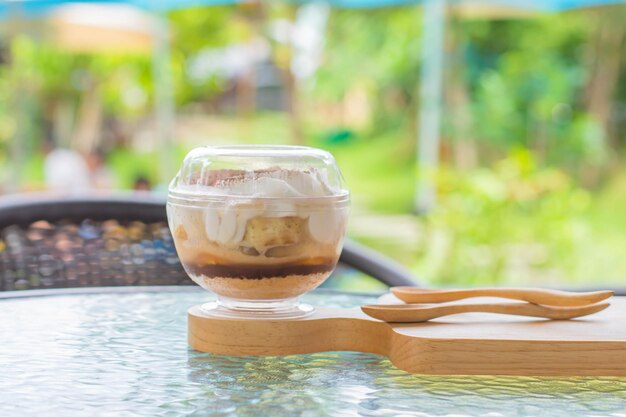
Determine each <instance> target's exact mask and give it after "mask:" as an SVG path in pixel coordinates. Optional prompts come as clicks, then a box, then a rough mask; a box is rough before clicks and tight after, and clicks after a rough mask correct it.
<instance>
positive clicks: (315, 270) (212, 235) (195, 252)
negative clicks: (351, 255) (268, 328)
mask: <svg viewBox="0 0 626 417" xmlns="http://www.w3.org/2000/svg"><path fill="white" fill-rule="evenodd" d="M349 199H350V197H349V192H348V190H347V188H346V187H345V185H344V181H343V177H342V175H341V172H340V171H339V168H338V167H337V164H336V163H335V159H334V158H333V157H332V155H331V154H329V153H328V152H325V151H322V150H319V149H314V148H308V147H302V146H266V145H263V146H261V145H239V146H207V147H201V148H196V149H194V150H192V151H191V152H190V153H189V154H187V156H186V157H185V159H184V161H183V163H182V166H181V168H180V170H179V172H178V174H177V175H176V177H175V178H174V179H173V180H172V182H171V184H170V186H169V192H168V201H167V215H168V222H169V226H170V229H171V231H172V235H173V237H174V243H175V245H176V250H177V252H178V256H179V258H180V260H181V263H182V265H183V267H184V268H185V271H186V272H187V274H188V275H189V276H190V277H191V279H193V280H194V281H195V282H196V283H197V284H198V285H200V286H201V287H203V288H205V289H207V290H209V291H212V292H214V293H215V294H216V295H217V302H215V303H207V304H205V305H204V306H203V310H204V311H205V313H207V314H210V315H216V316H222V317H242V318H260V317H271V318H294V317H302V316H304V315H307V314H309V313H310V312H311V311H312V307H310V306H307V305H303V304H300V303H299V302H298V297H299V296H301V295H303V294H304V293H306V292H307V291H310V290H312V289H314V288H316V287H318V286H319V285H320V284H322V283H323V282H324V281H325V280H326V279H327V278H328V277H329V276H330V274H331V272H332V271H333V269H334V268H335V265H336V264H337V261H338V259H339V255H340V253H341V248H342V244H343V239H344V235H345V230H346V222H347V215H348V206H349Z"/></svg>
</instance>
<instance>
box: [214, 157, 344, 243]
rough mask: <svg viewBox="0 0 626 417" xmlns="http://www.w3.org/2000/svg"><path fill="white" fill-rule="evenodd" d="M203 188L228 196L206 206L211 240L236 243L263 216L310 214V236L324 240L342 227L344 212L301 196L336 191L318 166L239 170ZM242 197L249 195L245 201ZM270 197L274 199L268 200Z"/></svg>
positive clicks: (319, 195)
mask: <svg viewBox="0 0 626 417" xmlns="http://www.w3.org/2000/svg"><path fill="white" fill-rule="evenodd" d="M203 192H206V193H207V194H215V195H223V196H224V200H225V201H224V202H223V203H219V204H217V203H214V204H212V205H211V206H209V207H207V208H206V210H205V215H204V224H205V232H206V236H207V238H208V239H209V240H211V241H214V242H218V243H220V244H222V245H225V246H228V247H236V246H237V245H238V244H239V243H240V242H241V241H242V240H243V238H244V235H245V232H246V225H247V223H248V221H249V220H250V219H252V218H255V217H261V216H267V217H287V216H297V217H301V218H308V219H309V221H308V227H309V233H310V236H311V237H312V238H313V239H315V240H317V241H319V242H323V243H330V242H332V241H333V240H334V239H336V238H337V234H338V233H339V232H340V229H341V223H340V222H341V221H342V219H340V218H339V217H340V216H341V214H338V213H336V210H335V208H334V206H333V205H331V204H328V205H320V204H318V203H316V204H315V205H311V202H310V201H308V202H307V201H303V200H298V198H302V197H306V198H316V197H326V196H332V195H335V190H333V189H332V188H331V187H330V186H329V184H328V182H327V181H326V180H325V179H324V178H323V176H322V175H321V174H320V173H319V171H317V170H306V171H296V170H278V169H277V170H267V171H257V172H246V173H244V174H241V173H239V174H238V175H236V176H231V177H226V178H222V179H220V180H219V181H215V182H214V183H213V184H211V185H210V186H204V187H203ZM229 196H232V197H237V198H232V199H230V198H229ZM241 197H247V198H246V199H245V200H243V201H242V199H241ZM268 198H269V199H271V200H265V199H268Z"/></svg>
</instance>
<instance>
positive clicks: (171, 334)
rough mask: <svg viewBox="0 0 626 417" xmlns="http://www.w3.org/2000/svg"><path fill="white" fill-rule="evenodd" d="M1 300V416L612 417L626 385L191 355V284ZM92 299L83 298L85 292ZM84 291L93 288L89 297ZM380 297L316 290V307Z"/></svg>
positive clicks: (355, 361) (196, 294)
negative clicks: (188, 337)
mask: <svg viewBox="0 0 626 417" xmlns="http://www.w3.org/2000/svg"><path fill="white" fill-rule="evenodd" d="M77 291H78V292H77V293H76V294H72V295H54V296H43V297H27V298H14V299H4V300H0V317H2V318H3V319H2V320H0V335H2V343H1V344H0V369H2V372H1V373H0V415H3V416H4V415H8V416H11V415H20V416H34V415H88V416H92V415H116V416H117V415H146V416H159V415H163V416H179V415H180V416H182V415H197V416H235V415H237V416H262V415H266V416H269V415H271V416H279V415H280V416H318V415H328V416H354V415H362V416H399V415H406V416H420V417H423V416H450V415H454V416H489V417H496V416H507V417H510V416H550V417H552V416H564V417H565V416H567V417H571V416H603V417H604V416H607V417H608V416H610V417H623V416H624V415H625V414H624V412H625V411H626V378H589V377H585V378H547V377H542V378H533V377H488V376H485V377H476V376H472V377H467V376H428V375H411V374H408V373H406V372H403V371H399V370H397V369H395V368H394V367H393V366H392V365H391V364H390V362H389V361H388V360H386V359H385V358H382V357H379V356H376V355H370V354H361V353H353V352H326V353H318V354H309V355H294V356H288V357H280V358H278V357H232V356H220V355H212V354H206V353H198V352H194V351H192V350H190V349H189V348H188V347H187V341H186V310H187V308H188V307H190V306H192V305H195V304H200V303H202V302H205V301H207V299H208V298H209V297H210V295H208V294H207V293H206V292H204V291H202V290H200V289H196V288H194V287H186V288H180V287H178V288H177V287H170V288H161V289H160V290H158V291H156V292H155V291H151V290H150V289H149V288H144V289H141V288H130V289H129V288H126V289H118V290H116V291H114V290H110V289H109V290H106V292H103V291H104V290H101V289H90V290H77ZM81 291H83V293H81ZM84 291H87V292H84ZM375 299H376V297H375V296H368V295H357V294H349V293H339V292H333V291H328V290H317V291H315V292H313V293H312V294H310V295H308V296H306V297H305V301H306V302H308V303H311V304H315V305H326V306H344V307H351V306H357V305H361V304H364V303H371V302H372V301H374V300H375Z"/></svg>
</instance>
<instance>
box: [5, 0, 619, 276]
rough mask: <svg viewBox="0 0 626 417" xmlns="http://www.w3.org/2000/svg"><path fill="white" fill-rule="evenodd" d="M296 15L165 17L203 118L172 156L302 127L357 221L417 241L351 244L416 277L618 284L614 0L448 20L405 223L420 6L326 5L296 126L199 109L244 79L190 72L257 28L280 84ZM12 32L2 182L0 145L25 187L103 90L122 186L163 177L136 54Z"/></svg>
mask: <svg viewBox="0 0 626 417" xmlns="http://www.w3.org/2000/svg"><path fill="white" fill-rule="evenodd" d="M298 10H299V5H298V4H295V3H291V2H260V3H259V4H256V3H255V4H243V5H235V6H215V7H203V8H192V9H187V10H181V11H176V12H173V13H171V14H170V15H169V17H168V18H169V21H170V25H171V35H172V45H171V56H170V62H169V66H170V68H171V70H172V75H173V83H174V87H175V102H176V106H177V107H178V109H179V112H180V113H181V115H182V116H190V115H191V116H193V117H198V118H204V119H206V120H208V122H207V124H205V125H202V126H211V127H213V128H214V129H212V130H211V132H212V133H205V132H203V131H197V132H196V131H195V129H198V128H196V127H195V126H196V125H193V124H192V125H193V126H192V128H189V129H188V130H192V131H194V134H189V133H188V132H187V133H184V134H181V133H178V135H179V136H177V137H176V138H175V140H176V144H175V146H174V148H173V151H172V152H173V154H174V155H175V159H176V160H177V161H179V160H180V159H182V157H183V155H184V153H185V151H186V150H188V149H189V148H190V147H192V146H196V145H198V144H199V143H200V142H202V143H205V144H210V143H218V142H220V141H222V140H226V141H233V142H252V143H289V142H291V141H292V138H291V131H290V127H291V126H293V124H295V123H300V124H301V128H302V131H303V133H304V137H305V142H306V143H307V144H310V145H314V146H319V147H322V148H326V149H328V150H330V151H331V152H333V154H334V155H335V156H336V158H337V160H338V161H339V164H340V166H341V167H342V170H343V172H344V175H345V177H346V180H347V183H348V184H349V186H350V188H351V190H352V193H353V201H354V206H355V214H356V215H361V214H363V213H365V214H366V215H369V214H372V213H373V214H376V215H379V214H380V215H386V216H397V218H398V222H399V224H400V226H399V227H401V228H402V227H405V226H404V223H402V222H407V224H406V227H405V228H406V229H411V230H413V229H414V232H411V233H413V235H414V236H416V240H415V241H410V242H409V243H407V242H405V241H402V240H401V239H394V236H390V239H389V240H385V239H381V238H380V236H379V235H374V234H371V235H368V234H367V233H362V231H354V233H355V236H356V237H357V238H359V239H361V240H363V241H364V242H366V243H368V244H371V245H373V246H375V247H377V248H379V249H381V250H383V251H386V252H387V253H389V254H390V255H391V256H393V257H395V258H397V259H399V260H401V261H402V262H404V263H406V264H408V265H409V266H411V267H412V268H413V269H414V270H415V271H416V273H418V274H419V275H420V276H422V277H423V278H424V279H426V280H427V281H429V282H432V283H438V284H476V283H510V284H516V283H520V282H523V283H529V282H533V281H537V282H538V284H541V285H545V284H550V283H554V285H558V283H559V282H562V281H564V280H567V281H585V280H586V282H589V281H590V280H591V279H592V278H595V277H594V274H600V275H602V276H601V277H599V278H598V279H601V280H602V279H609V280H612V281H617V280H618V279H619V278H620V274H621V277H623V273H622V272H620V271H624V270H626V260H625V259H623V255H622V254H621V250H622V248H624V247H626V243H625V242H624V238H623V236H621V235H620V233H619V230H620V227H621V229H622V230H623V227H626V224H625V222H626V214H624V212H623V211H622V210H620V207H624V206H625V205H626V201H625V200H624V198H623V197H622V196H623V195H626V187H625V186H624V185H622V182H624V180H622V178H624V177H625V175H624V170H623V168H622V165H623V160H624V148H625V147H626V116H625V113H624V109H626V70H625V65H626V62H625V60H624V58H623V57H624V56H626V54H625V53H624V52H625V48H626V35H625V34H624V29H623V23H622V22H623V21H624V18H625V17H626V6H624V5H618V6H612V7H606V8H597V9H582V10H577V11H574V12H569V13H565V14H552V15H541V16H535V17H531V18H524V19H508V20H506V19H505V20H486V19H482V20H481V19H478V20H467V19H464V18H463V17H462V16H460V15H457V14H455V13H452V14H451V15H450V16H449V21H448V26H447V40H446V73H445V74H444V80H445V90H446V97H445V100H444V120H443V124H444V125H443V137H442V142H443V144H442V148H441V154H442V157H441V159H442V161H441V162H442V168H441V169H440V170H439V171H438V172H437V173H436V175H434V176H433V180H434V181H435V182H436V184H437V189H438V196H439V201H438V207H437V209H436V210H434V211H433V212H432V213H430V214H429V215H427V216H423V217H412V218H411V220H406V219H407V217H410V216H408V215H409V214H411V213H412V210H413V201H414V190H415V184H416V172H417V169H416V168H417V167H416V165H415V159H416V158H415V155H416V146H415V143H416V131H417V126H416V121H415V120H416V114H417V111H418V108H419V104H420V103H419V100H418V99H417V97H418V94H417V93H418V80H419V72H420V65H421V62H420V60H421V56H420V53H421V21H422V10H421V8H420V7H415V6H403V7H394V8H386V9H373V10H369V9H368V10H351V9H350V10H339V9H333V10H331V11H330V15H329V18H328V21H327V22H326V32H325V41H324V50H323V54H322V62H321V66H320V68H319V69H318V70H317V72H316V73H315V75H314V76H313V77H312V78H310V79H306V80H302V81H301V82H300V84H299V85H298V86H297V87H298V89H297V90H295V91H296V93H297V94H298V98H299V99H300V109H299V110H300V117H299V119H296V118H295V117H292V118H289V117H288V115H287V114H286V112H267V111H257V113H256V114H255V115H254V116H252V117H247V118H236V117H235V116H234V114H233V113H234V111H233V110H232V109H227V110H223V111H222V112H221V113H220V114H218V115H217V116H216V115H213V114H212V115H210V116H209V115H207V109H212V110H211V111H212V112H214V109H216V108H218V107H219V106H217V105H216V103H218V102H219V101H220V100H221V99H223V98H224V96H227V95H228V94H234V93H233V91H235V92H236V91H237V89H238V87H239V86H238V85H234V84H233V80H228V79H224V78H222V77H220V76H219V75H217V74H211V75H209V76H206V77H204V78H198V77H193V76H191V75H190V74H191V72H190V66H191V64H192V63H193V62H194V60H197V59H198V57H201V56H202V55H203V54H207V53H211V52H214V51H216V50H220V49H223V48H226V47H228V46H232V45H235V44H246V43H249V42H250V41H251V40H253V39H255V38H260V39H262V40H264V41H265V42H266V44H267V45H269V47H270V48H271V53H270V56H271V59H272V60H273V63H274V64H275V66H276V67H277V68H278V69H279V70H280V71H282V73H281V75H283V76H284V72H285V71H288V69H289V66H290V65H289V62H290V59H291V57H292V56H293V51H292V50H291V47H290V45H289V44H287V43H285V42H282V41H280V40H279V39H278V37H277V36H276V34H275V29H276V27H275V26H276V23H277V22H278V23H281V22H282V23H285V22H291V23H293V21H294V19H295V17H296V16H297V15H298ZM7 39H9V40H8V41H7V43H6V45H5V54H4V55H6V60H5V63H4V64H2V65H0V179H3V178H6V177H7V176H8V175H9V169H8V166H9V162H10V161H11V159H12V158H13V157H12V156H9V144H10V142H11V140H13V139H17V140H19V141H22V142H23V143H24V144H25V145H24V146H23V150H24V151H25V152H26V153H27V154H28V155H29V157H28V158H25V159H24V160H23V164H22V165H21V166H20V167H19V169H20V170H21V173H22V175H21V178H22V180H23V182H24V185H25V186H26V187H27V188H36V187H37V184H40V183H41V180H42V169H41V165H42V159H43V157H42V154H41V144H42V143H43V142H44V141H45V140H51V139H55V140H56V141H57V142H58V143H60V144H66V143H67V142H68V141H69V139H70V137H69V136H70V134H71V129H65V130H63V129H61V127H63V126H61V127H59V125H60V124H62V123H60V122H59V120H61V121H62V120H65V119H63V117H65V116H63V115H64V114H68V115H69V116H67V118H68V120H70V121H69V122H68V124H70V125H72V124H76V121H77V119H78V118H79V109H80V106H81V103H82V102H83V101H84V100H85V96H86V94H87V93H88V92H89V91H90V90H91V89H93V88H98V90H99V97H100V99H101V104H102V112H103V114H102V120H103V121H104V123H108V124H113V125H116V124H118V125H121V128H120V129H119V130H120V131H122V132H124V134H119V136H120V137H117V138H114V139H113V140H110V141H109V142H108V143H107V144H106V145H107V146H108V148H107V150H108V151H109V155H108V161H107V162H108V164H109V165H110V167H111V168H112V169H113V170H114V172H115V173H116V177H117V179H118V186H119V187H121V188H130V187H132V185H133V182H134V180H135V179H136V178H137V177H138V176H145V177H148V178H149V179H150V180H151V181H152V182H153V183H154V184H156V183H157V182H158V174H159V171H158V167H159V164H160V163H161V161H160V158H162V157H163V155H161V154H159V152H158V150H156V149H154V148H150V147H147V148H146V147H142V148H141V149H138V148H136V147H133V146H132V145H133V140H134V139H135V138H134V137H133V134H135V133H136V132H137V131H141V130H142V129H143V131H144V133H145V132H146V131H147V132H148V135H150V134H151V135H154V131H153V130H150V128H146V126H150V123H151V122H153V120H152V114H153V113H152V112H153V109H154V99H155V91H154V79H153V76H152V65H153V62H152V57H151V56H149V54H125V53H108V54H74V53H70V52H67V51H63V50H61V49H59V48H58V47H56V46H55V45H52V44H50V43H49V42H48V41H47V40H46V39H45V38H43V37H38V36H26V35H15V36H12V37H11V38H7ZM282 80H283V82H284V78H283V79H282ZM355 109H357V110H358V111H355ZM355 112H356V113H358V114H357V116H358V115H359V114H360V115H361V116H363V115H365V120H361V119H362V118H363V117H361V119H360V118H359V117H355V115H354V113H355ZM59 115H61V116H63V117H60V116H59ZM403 215H404V217H402V216H403ZM392 218H394V219H395V218H396V217H392ZM371 228H372V229H376V228H378V229H384V228H385V226H377V225H376V224H375V223H372V224H371ZM382 232H385V231H384V230H382ZM389 233H391V232H387V234H389Z"/></svg>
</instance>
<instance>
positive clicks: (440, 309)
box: [361, 303, 609, 323]
mask: <svg viewBox="0 0 626 417" xmlns="http://www.w3.org/2000/svg"><path fill="white" fill-rule="evenodd" d="M608 306H609V303H598V304H592V305H587V306H582V307H550V306H542V305H537V304H531V303H499V304H495V303H492V304H456V305H446V306H427V307H424V306H419V305H418V306H412V305H407V304H404V305H395V304H392V305H366V306H363V307H361V310H363V312H364V313H365V314H367V315H368V316H370V317H373V318H375V319H379V320H382V321H385V322H388V323H420V322H424V321H428V320H432V319H435V318H438V317H444V316H449V315H452V314H461V313H496V314H511V315H516V316H530V317H543V318H547V319H553V320H566V319H573V318H576V317H582V316H587V315H589V314H593V313H597V312H598V311H602V310H604V309H605V308H607V307H608Z"/></svg>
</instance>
